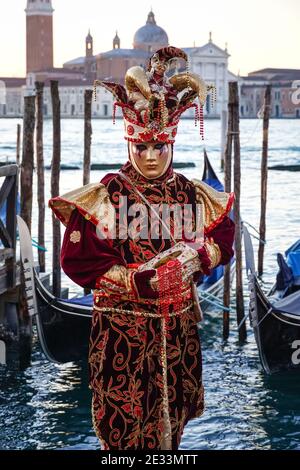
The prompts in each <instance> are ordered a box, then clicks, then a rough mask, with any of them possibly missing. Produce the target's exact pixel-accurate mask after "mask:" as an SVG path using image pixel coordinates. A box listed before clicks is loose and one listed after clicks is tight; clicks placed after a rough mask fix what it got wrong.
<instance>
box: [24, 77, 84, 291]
mask: <svg viewBox="0 0 300 470" xmlns="http://www.w3.org/2000/svg"><path fill="white" fill-rule="evenodd" d="M50 87H51V102H52V121H53V154H52V163H51V197H52V198H53V197H57V196H58V195H59V179H60V166H61V115H60V98H59V89H58V81H56V80H51V82H50ZM35 88H36V95H35V96H26V97H25V98H24V100H25V102H24V118H23V119H24V123H23V154H22V165H21V214H22V217H23V218H24V220H25V222H26V223H27V225H28V227H29V229H30V230H31V219H32V201H33V193H32V182H33V169H34V145H35V147H36V172H37V202H38V245H39V246H40V247H44V246H45V176H44V151H43V93H44V83H43V82H36V84H35ZM92 95H93V91H92V90H85V95H84V100H85V108H84V109H85V116H84V157H83V184H84V185H85V184H88V183H89V182H90V165H91V136H92V125H91V119H92ZM35 129H36V132H34V131H35ZM19 148H20V128H19V127H18V142H17V149H18V150H17V155H18V154H19V153H20V151H19ZM18 160H20V157H18V156H17V163H19V161H18ZM52 231H53V250H52V270H53V278H52V286H53V290H52V292H53V294H54V295H55V296H58V297H59V296H60V294H61V268H60V249H61V248H60V247H61V231H60V222H59V220H58V219H56V218H55V216H54V214H52ZM38 261H39V266H40V272H45V270H46V262H45V252H44V251H43V250H38Z"/></svg>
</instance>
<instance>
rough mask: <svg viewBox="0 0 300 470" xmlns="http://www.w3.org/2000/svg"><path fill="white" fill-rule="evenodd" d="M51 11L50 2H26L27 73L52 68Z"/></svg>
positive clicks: (48, 0)
mask: <svg viewBox="0 0 300 470" xmlns="http://www.w3.org/2000/svg"><path fill="white" fill-rule="evenodd" d="M53 11H54V10H53V8H52V1H51V0H27V8H26V10H25V12H26V72H27V73H30V72H38V71H41V70H46V69H49V68H52V67H53Z"/></svg>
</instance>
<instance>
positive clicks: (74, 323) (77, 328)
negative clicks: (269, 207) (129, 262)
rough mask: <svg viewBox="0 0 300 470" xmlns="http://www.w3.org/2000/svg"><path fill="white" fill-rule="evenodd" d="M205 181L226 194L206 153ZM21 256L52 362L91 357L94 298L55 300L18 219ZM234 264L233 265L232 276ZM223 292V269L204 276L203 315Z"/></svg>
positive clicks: (34, 311) (31, 306) (42, 338)
mask: <svg viewBox="0 0 300 470" xmlns="http://www.w3.org/2000/svg"><path fill="white" fill-rule="evenodd" d="M202 180H203V181H205V182H206V183H208V184H209V185H211V186H212V187H214V188H216V189H218V190H223V186H222V184H221V183H220V181H219V179H218V178H217V176H216V174H215V172H214V170H213V168H212V166H211V164H210V162H209V160H208V157H207V155H206V152H205V156H204V172H203V177H202ZM18 226H19V235H20V244H21V255H22V261H23V265H24V269H25V276H26V289H27V302H28V304H29V309H30V311H31V314H32V315H33V316H34V317H35V318H36V325H37V332H38V337H39V340H40V344H41V347H42V350H43V352H44V353H45V355H46V357H47V358H48V359H49V360H50V361H52V362H58V363H65V362H71V361H78V360H80V359H85V358H86V357H87V354H88V342H89V332H90V326H91V317H92V305H93V296H92V295H88V296H84V297H75V298H72V299H61V298H57V297H55V296H53V295H52V294H51V292H49V290H48V289H47V288H46V287H45V285H44V284H43V283H42V282H41V280H40V278H39V275H38V273H37V271H36V269H35V268H34V262H33V254H32V245H31V237H30V234H29V231H28V228H27V225H26V224H25V222H24V221H23V220H22V219H21V218H18ZM233 271H234V263H232V274H233ZM222 290H223V266H221V267H218V268H216V269H215V270H213V273H212V275H211V276H205V277H204V279H203V283H202V284H201V285H200V286H199V296H200V305H201V308H202V310H203V311H204V310H205V309H206V308H207V307H208V306H209V305H211V303H214V305H215V299H216V298H217V297H218V296H220V294H221V293H222ZM212 299H214V300H212Z"/></svg>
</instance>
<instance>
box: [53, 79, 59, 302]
mask: <svg viewBox="0 0 300 470" xmlns="http://www.w3.org/2000/svg"><path fill="white" fill-rule="evenodd" d="M51 99H52V121H53V155H52V165H51V197H52V198H53V197H57V196H58V195H59V175H60V153H61V126H60V99H59V91H58V81H56V80H51ZM52 227H53V251H52V270H53V278H52V286H53V288H52V292H53V295H54V296H56V297H60V293H61V270H60V243H61V235H60V221H59V220H58V219H57V218H56V217H55V216H54V213H53V214H52Z"/></svg>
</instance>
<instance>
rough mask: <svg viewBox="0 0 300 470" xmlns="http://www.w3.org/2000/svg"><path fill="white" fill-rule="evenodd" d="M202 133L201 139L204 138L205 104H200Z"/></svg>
mask: <svg viewBox="0 0 300 470" xmlns="http://www.w3.org/2000/svg"><path fill="white" fill-rule="evenodd" d="M200 135H201V139H202V140H204V117H203V106H200Z"/></svg>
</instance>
